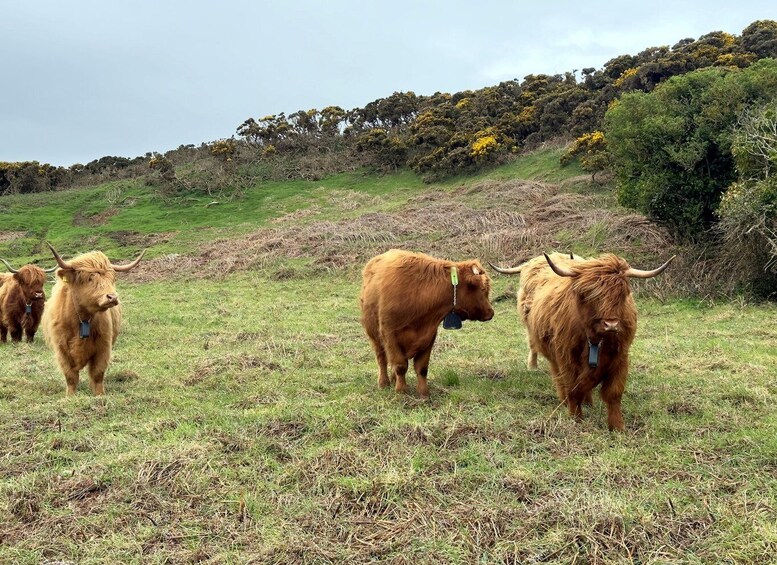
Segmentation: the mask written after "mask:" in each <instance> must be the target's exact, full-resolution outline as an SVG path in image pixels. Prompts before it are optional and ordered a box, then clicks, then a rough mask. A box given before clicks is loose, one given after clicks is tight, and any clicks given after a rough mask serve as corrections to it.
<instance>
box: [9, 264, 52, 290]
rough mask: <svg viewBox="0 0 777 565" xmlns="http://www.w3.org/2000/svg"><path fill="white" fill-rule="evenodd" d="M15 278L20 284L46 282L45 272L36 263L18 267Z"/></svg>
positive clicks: (30, 284)
mask: <svg viewBox="0 0 777 565" xmlns="http://www.w3.org/2000/svg"><path fill="white" fill-rule="evenodd" d="M16 278H17V279H18V280H19V282H20V283H21V284H22V286H32V285H34V284H38V285H43V283H45V282H46V273H45V272H44V271H43V269H41V268H40V267H38V266H36V265H24V266H23V267H21V268H20V269H18V272H17V273H16Z"/></svg>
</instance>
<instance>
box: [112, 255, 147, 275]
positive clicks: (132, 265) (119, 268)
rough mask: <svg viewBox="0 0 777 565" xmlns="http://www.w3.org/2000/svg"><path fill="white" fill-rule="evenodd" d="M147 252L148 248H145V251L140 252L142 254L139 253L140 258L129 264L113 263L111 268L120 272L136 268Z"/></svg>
mask: <svg viewBox="0 0 777 565" xmlns="http://www.w3.org/2000/svg"><path fill="white" fill-rule="evenodd" d="M145 253H146V250H145V249H144V250H143V251H141V252H140V255H138V258H137V259H135V260H134V261H133V262H132V263H130V264H128V265H114V264H113V263H111V269H113V270H114V271H117V272H119V273H122V272H124V271H129V270H130V269H134V268H135V267H137V265H138V263H140V260H141V259H142V258H143V255H145Z"/></svg>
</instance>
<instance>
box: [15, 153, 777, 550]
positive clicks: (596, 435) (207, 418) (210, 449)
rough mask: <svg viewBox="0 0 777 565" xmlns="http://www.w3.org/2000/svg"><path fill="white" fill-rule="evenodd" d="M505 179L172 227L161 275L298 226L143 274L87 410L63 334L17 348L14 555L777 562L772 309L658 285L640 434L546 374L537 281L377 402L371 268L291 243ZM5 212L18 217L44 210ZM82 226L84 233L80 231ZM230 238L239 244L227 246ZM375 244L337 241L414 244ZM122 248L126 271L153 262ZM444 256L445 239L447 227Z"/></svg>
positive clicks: (277, 206) (317, 197) (642, 370)
mask: <svg viewBox="0 0 777 565" xmlns="http://www.w3.org/2000/svg"><path fill="white" fill-rule="evenodd" d="M520 166H522V165H521V164H520V163H519V164H514V165H512V167H514V168H517V167H520ZM527 166H528V165H527ZM491 174H492V175H496V177H491V178H487V179H483V178H477V179H471V180H468V181H467V183H470V182H472V183H475V187H476V188H477V189H476V190H472V191H467V190H464V191H459V192H456V191H457V190H459V187H458V186H457V185H456V184H451V185H443V186H442V187H440V186H437V187H423V186H421V185H420V183H419V184H417V185H416V184H415V182H416V181H415V180H414V179H412V178H410V179H404V180H403V178H402V177H401V176H400V177H399V179H397V178H390V179H383V180H381V181H379V182H381V183H384V184H383V186H382V187H381V186H376V185H371V184H369V183H368V186H362V184H359V185H358V186H356V187H355V186H348V183H347V182H343V181H342V179H341V181H340V182H337V181H334V180H330V181H328V182H331V183H332V184H331V185H323V186H322V185H321V184H320V183H319V184H317V185H315V186H311V187H306V189H305V190H304V191H302V192H296V193H294V189H291V188H290V189H289V190H290V192H289V194H288V195H287V196H286V197H284V198H279V199H277V200H274V201H273V202H269V201H266V206H265V210H264V212H263V213H264V214H265V216H263V218H264V219H263V220H261V221H260V220H257V221H256V222H254V223H253V224H252V223H251V222H249V220H248V218H247V217H246V216H247V215H248V214H249V212H248V211H245V212H240V211H234V210H233V212H232V218H231V219H230V218H229V217H222V219H220V220H219V221H218V222H214V224H213V225H210V224H208V223H207V222H206V221H205V220H202V222H203V223H202V224H198V226H199V227H197V228H196V229H188V228H178V229H175V228H174V226H173V225H172V224H174V223H175V222H177V221H178V220H177V219H176V220H172V219H171V220H169V221H168V222H167V223H164V224H160V225H159V226H157V227H154V228H153V229H152V228H150V227H149V233H151V234H158V233H160V232H165V233H171V234H172V235H171V236H170V238H169V239H167V240H166V241H164V242H160V243H158V244H154V245H152V246H151V249H150V251H149V255H151V256H152V258H154V257H155V258H156V259H155V260H156V261H158V262H161V261H163V260H164V258H165V257H166V256H167V255H166V254H169V253H173V252H175V250H178V251H177V252H181V251H183V250H189V251H191V250H192V249H193V248H197V249H201V250H202V253H203V256H204V257H211V255H210V253H211V252H213V250H214V249H216V250H219V249H222V248H224V247H225V246H228V245H229V244H230V243H229V242H230V241H234V242H240V243H239V244H238V243H234V244H232V245H233V247H234V246H236V247H238V251H239V252H241V251H242V250H246V251H245V252H248V250H249V248H250V244H251V242H254V241H255V240H257V239H261V237H259V235H258V234H257V233H254V232H253V230H256V229H257V228H259V227H261V226H262V225H267V226H271V225H272V224H270V223H267V221H268V220H269V219H271V218H272V217H278V216H283V215H284V214H288V216H286V217H287V218H288V219H287V220H285V221H284V224H289V225H288V226H286V227H287V228H288V231H282V232H281V231H279V232H277V234H280V235H281V236H283V238H285V239H283V241H281V242H280V243H278V244H277V245H278V247H277V248H273V249H276V252H275V254H272V255H267V256H266V257H265V258H264V259H263V261H262V262H259V263H250V264H247V265H244V266H242V267H241V268H240V269H235V270H232V271H225V270H217V271H214V272H217V273H218V275H214V276H210V275H209V274H208V273H209V271H207V269H206V268H205V267H203V266H202V265H204V263H202V264H198V265H200V266H199V267H197V270H191V271H187V270H185V269H184V270H183V271H182V272H181V273H178V274H176V275H175V276H165V277H156V278H155V277H150V276H139V277H134V276H132V275H131V276H126V277H122V276H120V281H119V283H118V287H117V288H118V291H119V294H120V296H121V298H122V301H123V304H124V313H125V321H126V324H125V328H124V333H123V334H122V336H121V337H120V340H119V343H118V345H117V348H116V350H115V352H114V358H113V361H112V364H111V366H110V368H109V370H108V375H107V378H106V390H107V394H106V396H104V397H100V398H95V397H93V396H92V395H91V393H90V392H89V390H88V383H86V382H82V383H81V387H80V390H79V393H78V394H77V395H76V397H74V398H70V399H65V398H64V388H65V383H64V378H63V377H62V376H61V375H60V374H59V373H58V371H57V369H56V367H55V363H54V360H53V356H52V354H51V353H50V352H49V351H48V350H47V349H46V348H45V345H44V344H43V342H42V340H41V339H40V336H39V337H38V338H36V341H35V343H33V344H26V343H22V344H13V345H4V346H2V347H0V366H2V367H3V371H2V372H0V481H2V483H1V484H2V490H1V491H0V492H1V493H2V494H1V496H2V502H0V562H3V563H5V562H9V563H16V562H19V563H40V562H43V561H46V560H60V561H65V562H73V563H107V562H111V563H118V562H135V563H187V562H209V563H244V562H254V563H298V562H303V563H326V562H343V561H350V562H352V563H362V562H389V563H448V562H450V563H624V562H633V563H770V562H773V560H774V557H773V556H774V555H775V553H776V552H777V525H776V524H777V515H775V514H776V507H775V505H776V504H777V433H776V432H777V414H776V413H775V411H774V409H773V406H774V401H775V398H777V370H776V369H775V366H776V365H777V323H775V320H777V308H775V306H774V305H749V304H746V303H736V302H732V303H718V304H715V305H712V306H710V305H709V303H708V302H706V301H705V302H702V301H698V300H691V299H680V298H671V299H668V300H658V299H657V298H652V297H651V296H660V295H661V293H656V292H652V291H651V288H652V287H651V285H653V284H654V283H653V282H652V281H651V282H648V283H645V284H644V285H643V288H642V289H641V291H640V293H639V295H638V307H639V310H640V326H639V329H638V333H637V339H636V341H635V344H634V347H633V348H632V364H631V373H630V379H629V384H628V388H627V394H626V396H625V397H624V404H623V410H624V416H625V419H626V427H627V431H626V432H625V433H623V434H618V433H610V432H608V431H607V424H606V415H605V409H604V406H603V405H602V403H601V401H600V400H599V399H598V398H595V401H594V406H593V407H592V408H589V409H588V411H587V413H586V415H587V418H586V420H585V421H584V422H582V423H580V424H576V423H574V422H573V421H571V420H570V418H569V417H568V416H567V414H566V410H565V409H563V407H560V406H559V403H558V401H557V399H556V397H555V392H554V389H553V386H552V384H551V382H550V378H549V375H548V371H547V364H546V363H545V362H544V361H542V360H541V362H540V370H539V371H535V372H532V371H529V370H527V369H526V368H525V358H526V345H525V343H524V338H523V332H522V330H521V327H520V323H519V320H518V316H517V313H516V311H515V303H514V293H515V284H516V282H517V281H516V280H515V279H514V278H509V277H504V276H498V275H495V276H494V277H493V282H494V290H493V293H492V299H494V302H495V310H496V315H495V317H494V319H493V320H492V321H490V322H487V323H469V322H468V323H466V324H465V326H464V328H463V329H462V330H460V331H457V332H450V331H444V330H441V332H440V336H439V338H438V342H437V344H436V346H435V350H434V352H433V354H432V360H431V366H430V386H431V401H429V402H422V401H420V400H419V399H418V398H417V397H416V396H415V395H414V394H410V395H397V394H395V393H394V392H393V391H391V390H378V389H377V386H376V381H377V367H376V365H375V361H374V357H373V355H372V351H371V349H370V347H369V345H368V343H367V340H366V338H365V337H364V335H363V332H362V329H361V326H360V324H359V322H358V316H359V312H358V300H357V296H358V289H359V282H360V281H359V267H360V265H359V264H355V265H353V266H351V267H346V268H337V267H336V266H333V264H331V263H322V262H320V261H319V259H320V257H319V256H318V255H316V254H320V253H322V251H321V249H319V248H317V247H315V248H314V247H311V251H310V253H312V254H314V256H312V257H311V258H310V259H306V258H305V257H297V256H293V257H292V258H291V259H289V258H286V257H284V256H282V255H280V254H279V253H278V252H277V249H286V248H285V247H283V246H284V245H287V244H288V243H287V240H290V239H293V234H294V233H299V234H300V237H301V238H302V237H308V236H309V235H310V230H314V229H319V228H320V227H321V225H329V224H325V223H326V222H331V227H332V229H333V230H335V231H336V230H339V229H342V228H343V226H344V225H348V226H350V225H351V224H342V223H338V222H347V221H356V220H358V219H359V218H367V219H368V220H369V221H372V220H370V218H375V217H377V218H380V220H381V221H388V220H387V219H389V218H391V217H393V216H390V215H389V214H390V213H397V214H402V213H404V212H403V211H404V210H405V208H404V207H403V206H404V205H403V202H409V201H412V202H413V204H412V206H411V207H417V206H420V205H421V204H420V202H423V200H413V199H414V198H418V197H419V196H423V195H424V194H427V193H429V194H431V193H435V191H442V192H441V194H442V193H445V192H446V191H454V193H455V194H460V198H461V199H462V200H463V201H464V202H465V203H467V204H468V205H470V206H472V207H477V206H480V205H481V204H482V203H483V202H481V200H482V201H485V200H487V199H485V198H484V197H483V194H484V192H483V190H481V188H478V187H482V186H486V185H479V184H477V183H480V182H483V181H488V182H499V181H500V179H499V178H498V176H499V174H500V171H494V172H492V173H491ZM504 174H505V175H507V176H510V175H512V174H516V173H514V171H513V172H510V171H508V172H507V173H504ZM527 176H528V175H527ZM505 178H507V177H505ZM549 178H550V177H549ZM501 180H504V179H501ZM552 180H562V179H561V178H553V179H552ZM349 182H350V181H349ZM394 183H396V184H394ZM466 186H469V184H465V188H466ZM489 186H490V185H489ZM104 190H105V188H104V187H103V188H101V189H95V191H96V192H95V194H103V193H104ZM138 190H140V189H138ZM101 191H102V192H101ZM332 191H336V194H337V198H335V199H334V200H333V199H332V196H331V192H332ZM348 191H355V192H354V194H353V195H351V196H350V197H348V196H347V195H348V194H349V192H348ZM429 191H431V192H429ZM308 193H309V194H310V195H312V196H311V198H310V199H308ZM343 195H346V196H343ZM66 196H67V195H65V196H61V195H60V194H57V195H54V197H53V198H55V199H56V198H63V200H61V202H66V201H68V198H66ZM254 197H255V196H251V195H249V196H247V199H248V200H250V199H251V198H254ZM73 198H74V197H73ZM343 201H348V202H354V203H355V204H354V205H347V206H344V205H342V203H343ZM3 202H4V203H5V205H6V206H9V207H10V208H9V210H10V211H11V213H13V214H15V213H16V208H15V207H17V206H26V205H28V204H27V202H26V201H25V200H24V199H22V198H20V197H17V199H16V200H10V201H5V200H4V201H3ZM56 202H60V201H59V200H56ZM149 202H152V201H151V200H149ZM576 202H577V200H576ZM152 204H153V205H151V204H149V207H148V208H145V210H146V213H148V214H151V215H153V213H152V212H150V210H154V209H156V208H155V207H156V206H157V203H153V202H152ZM244 204H245V203H244ZM235 205H236V206H238V204H235ZM310 208H316V213H315V214H310V215H308V214H307V213H300V212H299V211H300V210H304V209H310ZM75 210H77V207H75V208H73V209H72V210H71V211H72V212H73V214H76V212H75ZM208 210H209V209H208ZM63 213H64V212H63ZM68 213H70V212H68ZM122 214H123V212H122V213H119V214H116V216H114V218H116V217H121V215H122ZM295 214H296V215H295ZM372 214H382V215H378V216H372ZM40 217H44V218H49V217H50V218H52V222H53V221H54V220H53V219H54V218H56V217H57V214H56V213H55V212H54V210H52V209H50V208H46V209H45V210H44V211H43V214H42V215H41V216H38V218H40ZM192 217H196V214H194V212H192ZM29 218H30V219H29V221H30V222H33V224H31V225H34V226H36V227H34V228H33V229H32V230H30V229H29V227H28V228H24V229H25V230H26V231H25V234H26V235H25V236H24V237H21V238H19V239H17V240H14V241H10V242H3V243H2V244H0V245H3V246H5V247H3V248H0V251H2V252H3V253H7V252H11V253H13V250H14V247H13V246H14V245H17V246H18V250H19V253H18V254H16V255H13V254H12V255H11V257H12V258H15V259H17V260H23V259H24V258H26V257H30V256H32V255H33V254H34V253H35V252H34V251H32V247H34V246H35V245H38V244H39V236H37V235H35V234H42V233H45V234H46V237H52V233H51V231H50V229H51V225H54V224H51V225H49V224H46V223H45V222H41V221H40V220H38V219H36V218H34V217H32V216H30V217H29ZM3 221H4V222H5V221H6V219H5V217H4V218H3ZM47 221H48V220H47ZM116 221H118V220H116ZM122 221H128V220H122ZM138 221H139V219H138ZM196 221H200V220H196ZM36 222H37V223H36ZM192 222H195V220H192ZM195 223H196V222H195ZM64 224H67V226H66V228H63V231H64V233H65V234H68V235H67V237H72V238H76V233H80V232H77V231H73V232H68V231H67V230H68V229H71V228H72V229H73V230H77V227H73V226H72V215H71V220H70V221H69V222H65V221H63V225H64ZM121 225H122V226H123V224H121ZM127 225H129V224H127ZM150 225H151V224H150V223H149V224H146V227H148V226H150ZM111 226H112V224H110V223H106V224H103V225H101V226H99V227H98V229H97V231H98V232H99V233H101V234H110V233H113V232H112V230H113V229H114V228H112V227H111ZM316 226H318V227H316ZM114 227H115V226H114ZM377 227H378V226H376V228H375V231H376V232H378V231H379V230H378V229H377ZM0 229H3V230H8V231H11V230H13V229H18V230H20V231H21V227H14V226H12V225H8V226H2V227H1V228H0ZM78 229H80V228H78ZM141 229H145V228H142V227H141V226H140V225H139V224H138V223H137V222H136V225H135V228H133V231H135V232H139V231H141ZM272 229H276V228H272ZM587 229H588V228H587ZM306 230H307V231H306ZM216 233H218V237H221V238H224V240H225V243H224V244H223V246H222V247H215V248H211V247H208V245H209V243H208V241H209V238H210V236H212V235H213V234H216ZM355 233H356V232H353V231H348V232H343V233H340V232H337V233H335V234H333V235H332V237H331V239H329V240H324V242H325V243H327V245H329V246H330V248H332V249H335V248H337V249H338V250H339V251H338V252H342V253H343V254H344V256H347V252H349V250H350V249H351V247H347V246H345V247H342V249H341V248H340V247H338V245H339V246H342V245H345V243H347V244H349V245H350V244H353V245H357V244H358V245H361V246H363V247H365V248H368V249H371V248H372V247H371V246H378V247H380V246H383V245H389V244H392V243H394V242H393V241H383V240H381V239H380V238H377V237H376V238H375V239H376V241H373V240H370V239H369V238H367V237H365V236H363V235H361V232H359V233H358V234H357V235H358V237H357V235H353V234H355ZM586 233H587V232H586ZM273 234H276V232H273ZM277 234H276V235H277ZM395 235H397V237H398V238H399V241H400V242H403V241H415V242H418V241H419V240H418V236H417V235H416V234H409V235H403V234H402V233H399V232H397V234H395ZM206 236H207V237H206ZM573 236H575V234H574V233H573V232H570V237H573ZM100 237H106V238H107V239H106V240H105V241H108V240H110V241H114V244H113V245H114V247H113V248H112V250H113V251H115V252H116V253H121V254H122V255H123V256H126V257H129V256H130V255H132V253H133V252H134V251H135V250H136V246H133V245H127V246H120V245H118V244H117V243H116V241H117V240H116V239H111V238H110V237H109V236H108V235H101V236H100ZM403 237H407V238H408V239H402V238H403ZM575 237H576V236H575ZM596 237H599V236H598V235H597V234H592V235H591V238H590V239H589V240H586V242H585V243H580V244H579V246H578V248H576V249H575V250H576V251H577V250H578V249H579V248H580V247H583V248H584V249H585V250H589V249H591V248H593V247H596V246H597V245H601V244H600V243H597V241H598V240H597V239H596ZM232 238H234V239H232ZM240 238H245V239H240ZM412 238H415V239H412ZM100 241H103V240H100ZM272 241H275V240H274V239H273V240H272ZM311 241H313V240H312V239H311ZM36 242H38V243H36ZM343 242H345V243H343ZM59 244H61V245H63V246H66V247H67V248H69V249H70V250H71V251H72V250H76V249H78V248H79V245H81V244H82V242H79V241H77V240H76V241H66V238H65V236H62V239H61V240H59ZM428 244H429V246H430V247H433V248H438V247H435V246H439V245H440V243H439V241H436V240H435V236H434V233H433V232H429V236H428ZM200 245H201V246H202V247H199V246H200ZM322 246H323V244H322ZM439 248H440V249H444V248H443V247H439ZM343 250H344V251H343ZM604 250H605V249H604V248H602V249H601V251H604ZM451 253H452V254H455V253H456V252H455V251H453V252H451ZM357 255H358V254H357ZM359 257H361V256H360V255H359ZM452 258H458V257H452ZM211 259H212V260H215V259H214V258H213V257H211ZM289 264H291V265H292V266H293V268H292V269H290V268H289ZM201 271H205V275H204V276H203V275H202V272H201ZM198 273H199V274H198ZM659 284H660V282H659V281H656V282H655V285H659ZM409 382H410V385H411V389H412V387H413V384H414V377H413V376H412V375H411V376H410V378H409Z"/></svg>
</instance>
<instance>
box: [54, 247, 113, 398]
mask: <svg viewBox="0 0 777 565" xmlns="http://www.w3.org/2000/svg"><path fill="white" fill-rule="evenodd" d="M68 264H69V265H70V266H71V267H72V268H71V269H63V268H60V269H58V270H57V277H58V280H57V283H56V284H55V285H54V288H53V289H52V292H51V299H50V300H49V303H48V306H47V307H46V310H45V312H44V315H43V333H44V337H45V338H46V343H47V344H48V345H49V347H50V348H51V349H52V350H53V351H54V354H55V355H56V358H57V362H58V363H59V367H60V369H61V370H62V372H63V373H64V375H65V380H66V381H67V395H71V394H75V391H76V386H77V385H78V379H79V372H80V371H81V369H83V368H84V367H85V366H87V365H88V366H89V379H90V386H91V388H92V391H93V392H94V393H95V394H103V393H104V387H103V377H104V376H105V370H106V369H107V367H108V362H109V361H110V358H111V350H112V348H113V345H114V344H115V343H116V339H117V338H118V336H119V331H120V330H121V306H120V305H119V298H118V296H117V294H116V288H115V282H116V272H115V271H114V270H113V268H112V266H111V263H110V261H109V260H108V258H107V257H106V256H105V255H104V254H103V253H102V252H100V251H92V252H90V253H85V254H83V255H79V256H78V257H76V258H75V259H71V260H70V261H69V262H68ZM81 321H89V325H90V332H89V334H90V335H89V337H87V338H81V337H79V325H80V323H81Z"/></svg>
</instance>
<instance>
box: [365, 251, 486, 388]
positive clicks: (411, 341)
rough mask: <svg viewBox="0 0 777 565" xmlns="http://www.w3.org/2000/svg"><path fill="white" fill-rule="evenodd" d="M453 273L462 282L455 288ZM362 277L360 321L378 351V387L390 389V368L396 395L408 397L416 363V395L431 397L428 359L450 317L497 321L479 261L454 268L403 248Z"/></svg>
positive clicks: (376, 259) (382, 258)
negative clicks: (410, 364)
mask: <svg viewBox="0 0 777 565" xmlns="http://www.w3.org/2000/svg"><path fill="white" fill-rule="evenodd" d="M451 269H455V270H456V273H455V274H456V276H457V277H458V281H457V282H458V284H457V285H456V287H454V285H453V282H452V279H451ZM362 274H363V283H362V289H361V296H360V303H361V311H362V317H361V322H362V325H363V326H364V330H365V331H366V332H367V336H368V337H369V339H370V342H371V343H372V347H373V349H374V350H375V357H376V359H377V362H378V371H379V375H378V386H380V387H381V388H384V387H387V386H388V385H389V374H388V372H387V370H386V366H387V365H391V381H392V382H393V381H396V390H397V392H406V391H407V383H406V382H405V374H406V373H407V366H408V360H409V359H413V365H414V367H415V372H416V391H417V392H418V394H419V396H421V397H422V398H428V397H429V387H428V386H427V383H426V376H427V373H428V371H429V357H430V356H431V353H432V346H433V345H434V341H435V339H436V338H437V328H438V327H439V325H440V323H441V322H442V321H443V319H444V318H445V317H446V315H450V313H451V312H455V313H456V314H457V315H458V317H460V318H461V319H462V320H479V321H487V320H490V319H491V318H492V317H493V316H494V309H493V308H492V307H491V303H490V302H489V300H488V294H489V292H490V289H491V281H490V279H489V277H488V275H487V274H486V273H485V271H484V270H483V267H482V266H481V264H480V262H479V261H477V260H474V259H473V260H469V261H461V262H459V263H454V262H453V261H445V260H442V259H435V258H434V257H430V256H429V255H424V254H421V253H411V252H409V251H401V250H398V249H392V250H391V251H387V252H386V253H383V254H382V255H378V256H377V257H373V258H372V259H370V261H369V262H368V263H367V265H366V266H365V267H364V271H363V272H362ZM454 292H455V297H456V298H455V307H454Z"/></svg>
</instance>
